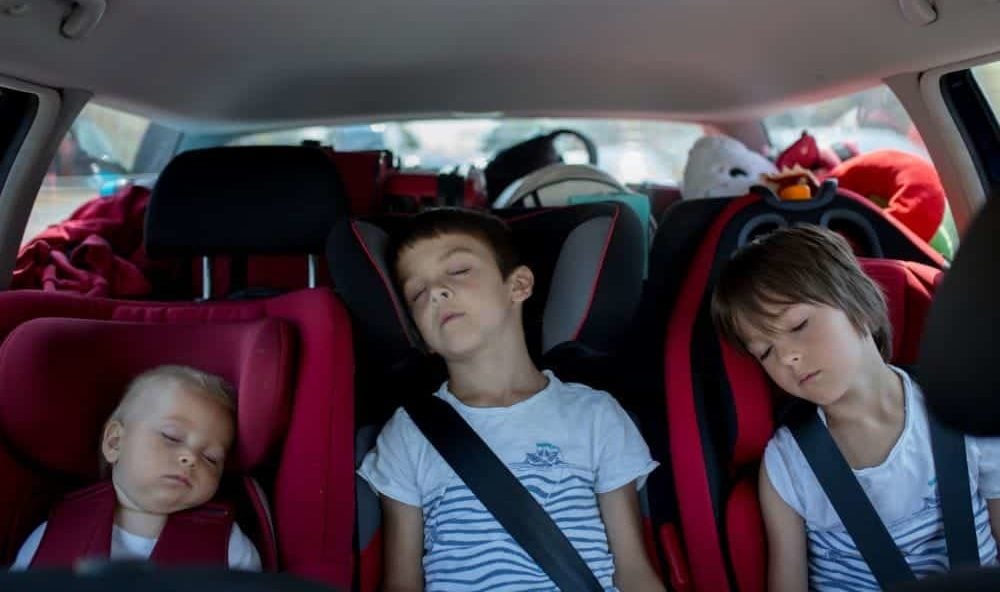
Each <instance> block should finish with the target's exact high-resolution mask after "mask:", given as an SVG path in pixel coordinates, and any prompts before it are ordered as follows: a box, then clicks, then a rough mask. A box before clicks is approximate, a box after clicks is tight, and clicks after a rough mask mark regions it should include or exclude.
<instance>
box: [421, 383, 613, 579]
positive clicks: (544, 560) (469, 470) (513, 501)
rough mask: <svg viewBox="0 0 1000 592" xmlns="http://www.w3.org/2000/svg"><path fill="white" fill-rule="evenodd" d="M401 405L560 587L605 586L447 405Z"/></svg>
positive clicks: (430, 400)
mask: <svg viewBox="0 0 1000 592" xmlns="http://www.w3.org/2000/svg"><path fill="white" fill-rule="evenodd" d="M403 407H404V408H405V409H406V412H407V413H408V414H409V415H410V418H411V419H412V420H413V422H414V423H415V424H416V425H417V427H418V428H419V429H420V431H421V432H423V434H424V436H425V437H426V438H427V439H428V440H429V441H430V443H431V445H433V446H434V448H435V449H436V450H437V451H438V453H439V454H440V455H441V456H442V457H443V458H444V460H445V462H447V463H448V464H449V465H450V466H451V468H452V469H453V470H454V471H455V473H457V474H458V476H459V478H460V479H462V481H463V482H465V484H466V485H467V486H468V487H469V489H470V490H471V491H472V493H473V494H475V496H476V497H477V498H479V501H480V502H482V504H483V505H484V506H486V509H487V510H489V512H490V513H491V514H493V517H494V518H496V519H497V522H499V523H500V525H501V526H503V527H504V528H505V529H506V530H507V532H508V533H510V535H511V537H513V538H514V540H515V541H517V542H518V544H520V545H521V547H522V548H523V549H524V550H525V552H527V553H528V555H530V556H531V558H532V559H534V560H535V562H536V563H538V566H539V567H541V568H542V570H543V571H545V573H546V574H548V576H549V578H551V579H552V581H553V582H554V583H555V585H556V586H558V587H559V589H561V590H564V591H566V592H571V591H572V592H576V591H578V590H579V591H594V592H597V591H600V590H603V588H602V587H601V584H600V582H598V581H597V577H596V576H594V573H593V572H592V571H591V570H590V567H588V566H587V563H586V562H585V561H584V560H583V557H581V556H580V553H579V552H578V551H577V550H576V549H575V548H574V547H573V545H572V544H571V543H570V542H569V539H567V538H566V535H565V534H564V533H563V532H562V530H560V529H559V527H558V526H557V525H556V523H555V521H553V520H552V517H551V516H549V514H548V512H546V511H545V509H544V508H542V507H541V506H540V505H539V504H538V502H537V501H536V500H535V498H534V497H533V496H532V495H531V493H530V492H529V491H528V490H527V489H526V488H525V487H524V485H522V484H521V482H520V481H518V480H517V477H515V476H514V474H513V473H511V472H510V469H508V468H507V466H506V465H505V464H504V463H503V461H501V460H500V459H499V458H498V457H497V455H496V454H494V453H493V451H492V450H491V449H490V447H489V446H487V445H486V443H485V442H483V440H482V438H480V437H479V434H477V433H476V432H475V430H473V429H472V427H471V426H470V425H469V424H468V423H467V422H466V421H465V420H464V419H463V418H462V416H461V415H459V414H458V412H457V411H456V410H455V409H454V408H453V407H452V406H451V405H449V404H448V403H447V402H445V401H442V400H441V399H439V398H437V397H433V396H430V397H421V398H420V399H419V400H415V401H411V402H409V403H406V404H405V405H403Z"/></svg>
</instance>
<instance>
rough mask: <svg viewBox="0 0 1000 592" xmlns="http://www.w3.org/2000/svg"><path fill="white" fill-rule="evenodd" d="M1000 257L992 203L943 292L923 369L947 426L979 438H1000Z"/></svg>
mask: <svg viewBox="0 0 1000 592" xmlns="http://www.w3.org/2000/svg"><path fill="white" fill-rule="evenodd" d="M996 199H1000V198H994V200H996ZM998 254H1000V203H997V202H996V201H989V202H987V203H986V206H985V207H983V209H982V211H981V212H980V213H979V217H978V218H976V220H975V222H974V223H973V224H972V226H971V228H970V229H969V232H968V233H967V234H966V235H965V237H964V239H963V241H962V246H961V248H960V249H959V251H958V255H957V256H956V257H955V260H954V262H953V263H952V267H951V270H950V271H949V272H948V273H947V274H945V278H944V281H943V282H942V284H941V286H940V287H939V288H938V291H937V295H936V297H935V299H934V303H933V305H932V306H931V312H930V315H929V316H928V319H927V326H926V329H925V330H924V339H923V343H922V344H921V348H920V361H919V363H918V365H917V380H918V381H919V382H920V384H921V386H922V387H923V390H924V395H925V396H926V398H927V406H928V407H930V409H931V410H932V411H933V412H934V413H935V414H936V415H937V416H938V417H940V418H941V420H942V421H944V422H945V423H947V424H949V425H951V426H952V427H954V428H956V429H958V430H960V431H963V432H968V433H971V434H977V435H1000V397H998V393H1000V372H998V368H1000V349H998V348H997V336H998V335H1000V268H998V267H997V255H998Z"/></svg>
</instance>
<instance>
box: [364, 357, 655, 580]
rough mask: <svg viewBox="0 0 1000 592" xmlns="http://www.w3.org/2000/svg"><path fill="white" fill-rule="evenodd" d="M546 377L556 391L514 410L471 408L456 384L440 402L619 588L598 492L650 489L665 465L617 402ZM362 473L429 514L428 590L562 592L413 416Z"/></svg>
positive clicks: (401, 421) (383, 438)
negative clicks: (649, 480) (649, 481)
mask: <svg viewBox="0 0 1000 592" xmlns="http://www.w3.org/2000/svg"><path fill="white" fill-rule="evenodd" d="M545 375H546V376H547V377H548V379H549V384H548V386H547V387H545V388H544V389H543V390H541V391H539V392H538V393H536V394H535V395H533V396H532V397H530V398H528V399H525V400H524V401H521V402H519V403H516V404H514V405H511V406H510V407H490V408H482V407H469V406H467V405H464V404H463V403H462V402H461V401H459V400H458V399H457V398H455V396H454V395H453V394H451V393H450V392H449V391H448V383H445V384H444V385H442V387H441V389H440V390H439V391H438V392H437V393H436V394H435V396H437V397H439V398H441V399H443V400H445V401H447V402H448V403H449V404H451V406H452V407H454V408H455V409H456V410H457V411H458V412H459V414H461V416H462V417H463V418H464V419H465V421H467V422H468V423H469V425H471V426H472V428H473V429H474V430H475V431H476V433H478V434H479V436H480V437H481V438H482V439H483V440H484V441H485V442H486V444H487V445H488V446H489V447H490V449H491V450H492V451H493V452H494V453H495V454H496V455H497V456H498V457H499V458H500V459H501V460H502V461H503V462H504V464H505V465H507V467H508V468H509V469H510V470H511V472H512V473H513V474H514V475H516V476H517V478H518V480H519V481H520V482H521V483H522V484H523V485H524V486H525V487H526V488H527V489H528V491H530V492H531V494H532V495H533V496H534V497H535V499H536V500H537V501H538V503H539V504H541V506H542V507H543V508H545V511H546V512H548V513H549V515H550V516H552V518H553V520H554V521H555V522H556V524H557V525H558V526H559V528H560V530H562V531H563V532H564V533H565V534H566V537H567V538H568V539H569V541H570V542H571V543H572V544H573V546H574V547H575V548H576V549H577V550H578V551H579V552H580V554H581V555H582V556H583V558H584V560H585V561H586V562H587V565H588V566H589V567H590V569H591V570H592V571H593V572H594V575H596V576H597V578H598V580H600V582H601V584H602V585H603V586H604V588H605V589H607V590H613V589H614V583H613V576H614V562H613V558H612V556H611V551H610V549H609V548H608V539H607V534H606V533H605V530H604V523H603V522H602V521H601V515H600V510H599V508H598V505H597V494H599V493H606V492H608V491H611V490H614V489H617V488H619V487H622V486H623V485H626V484H628V483H630V482H632V481H634V480H638V483H637V485H638V486H639V487H641V486H642V485H643V483H644V482H645V478H646V476H647V475H648V474H649V473H650V471H652V470H653V469H654V468H656V466H657V464H658V463H656V462H655V461H654V460H653V459H652V458H651V457H650V455H649V448H648V447H647V446H646V443H645V442H644V441H643V440H642V437H641V436H640V435H639V432H638V430H637V429H636V427H635V425H634V424H633V423H632V420H631V419H630V418H629V417H628V415H627V414H626V413H625V411H624V410H623V409H622V408H621V406H620V405H619V404H618V402H617V401H615V400H614V399H613V398H612V397H611V395H609V394H607V393H605V392H603V391H596V390H594V389H591V388H590V387H587V386H583V385H579V384H566V383H563V382H560V381H559V379H558V378H556V377H555V376H554V375H553V374H552V373H551V372H548V371H546V372H545ZM358 474H360V475H361V476H362V477H363V478H364V479H365V480H366V481H368V483H370V484H371V485H372V487H373V488H374V489H375V490H376V491H378V492H379V494H381V495H386V496H389V497H391V498H392V499H395V500H398V501H400V502H402V503H405V504H409V505H411V506H417V507H420V508H422V510H423V516H424V557H423V567H424V580H425V583H426V590H427V591H428V592H433V591H435V590H511V591H514V590H553V589H555V585H554V584H553V583H552V581H551V580H550V579H549V578H548V576H547V575H545V572H543V571H542V569H541V568H539V567H538V565H537V564H536V563H535V561H534V560H533V559H531V557H530V556H529V555H528V554H527V553H526V552H525V551H524V550H523V549H522V548H521V546H520V545H518V544H517V543H516V542H515V541H514V539H513V538H512V537H511V536H510V535H509V534H508V533H507V531H506V530H505V529H504V528H503V527H502V526H500V524H499V523H498V522H497V521H496V519H495V518H494V517H493V515H492V514H490V513H489V512H488V511H487V510H486V508H485V507H484V506H483V504H482V503H481V502H480V501H479V500H478V499H477V498H476V496H475V495H473V494H472V492H471V491H470V490H469V488H468V487H466V485H465V483H463V482H462V480H461V479H459V477H458V475H456V474H455V472H454V471H453V470H452V469H451V467H450V466H449V465H448V463H446V462H445V460H444V459H443V458H441V456H440V455H439V454H438V452H437V450H435V449H434V447H433V446H432V445H431V443H430V442H428V441H427V439H426V438H425V437H424V435H423V434H422V433H421V432H420V430H419V429H418V428H417V427H416V425H415V424H414V423H413V420H412V419H410V417H409V415H407V413H406V411H404V410H403V409H398V410H397V411H396V413H395V415H393V417H392V419H390V420H389V422H388V423H387V424H386V425H385V428H384V429H383V430H382V433H381V434H380V435H379V437H378V441H377V442H376V446H375V449H374V450H373V451H371V452H369V453H368V455H367V456H365V459H364V461H363V462H362V465H361V468H360V469H359V470H358Z"/></svg>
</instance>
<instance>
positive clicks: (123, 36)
mask: <svg viewBox="0 0 1000 592" xmlns="http://www.w3.org/2000/svg"><path fill="white" fill-rule="evenodd" d="M70 4H71V3H69V2H64V1H61V0H34V1H30V2H27V10H26V11H25V12H24V13H23V14H20V15H18V16H10V15H4V14H2V11H0V73H2V74H5V75H9V76H13V77H16V78H21V79H23V80H27V81H30V82H35V83H40V84H43V85H46V86H53V87H56V88H77V89H85V90H89V91H92V92H94V94H95V95H96V98H97V100H99V101H101V102H104V103H106V104H110V105H115V106H118V107H124V108H127V109H129V110H132V111H135V112H139V113H143V114H146V115H149V116H153V117H157V118H160V119H164V120H166V121H168V122H173V123H174V124H175V125H178V126H180V127H185V128H189V129H201V130H205V129H209V128H218V127H219V126H230V125H232V126H235V127H258V126H264V125H268V124H274V123H278V122H281V123H290V122H307V121H329V120H335V119H370V118H372V117H395V116H404V117H413V116H421V117H426V116H429V115H454V114H456V113H458V114H462V113H494V112H503V113H507V114H522V115H523V114H556V113H558V114H573V115H605V116H607V115H616V116H653V117H663V118H672V119H689V120H717V121H719V120H726V119H742V118H747V117H751V116H753V115H755V114H758V113H761V112H763V111H766V110H769V109H776V108H779V107H781V106H783V105H785V104H787V103H789V102H797V101H802V100H806V99H810V98H819V97H821V96H828V95H832V94H836V93H840V92H846V91H849V90H854V89H857V88H860V87H862V86H867V85H871V84H874V83H876V82H878V81H879V80H880V79H883V78H885V77H887V76H890V75H893V74H897V73H903V72H909V71H919V70H924V69H927V68H931V67H934V66H938V65H942V64H946V63H950V62H955V61H958V60H962V59H967V58H970V57H976V56H980V55H985V54H988V53H991V52H995V51H998V50H1000V36H997V35H996V30H997V25H1000V3H998V2H995V1H987V0H947V1H945V0H938V1H937V5H938V14H939V19H938V20H937V22H934V23H932V24H930V25H928V26H924V27H920V26H917V25H915V24H912V23H910V22H907V21H906V20H904V19H903V17H902V15H901V12H900V10H899V7H898V0H877V1H876V0H843V1H838V2H831V1H824V2H819V1H815V0H810V1H807V2H803V1H802V0H757V1H745V0H701V1H695V0H616V1H614V2H611V1H609V0H604V1H600V2H598V1H594V0H573V1H568V0H527V1H525V0H449V1H445V0H422V1H419V2H404V1H402V0H365V1H364V2H347V1H335V0H284V1H282V2H267V1H256V0H212V1H211V2H204V1H201V0H169V1H163V0H160V1H156V0H127V1H126V0H108V2H107V11H106V12H105V14H104V17H103V19H102V20H101V22H100V23H99V25H98V27H97V28H96V29H95V30H94V31H93V32H92V33H91V34H90V35H89V36H87V37H85V38H83V39H78V40H72V39H67V38H64V37H62V36H61V35H60V32H59V24H60V21H61V19H62V17H63V15H64V14H65V13H66V11H67V10H68V7H69V5H70Z"/></svg>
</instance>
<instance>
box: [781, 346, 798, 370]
mask: <svg viewBox="0 0 1000 592" xmlns="http://www.w3.org/2000/svg"><path fill="white" fill-rule="evenodd" d="M779 356H780V357H781V361H782V362H783V363H785V364H787V365H789V366H794V365H795V364H798V363H799V362H801V361H802V352H800V351H799V350H798V349H797V348H789V349H786V350H785V351H783V352H781V353H780V354H779Z"/></svg>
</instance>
